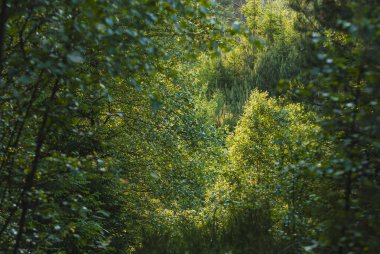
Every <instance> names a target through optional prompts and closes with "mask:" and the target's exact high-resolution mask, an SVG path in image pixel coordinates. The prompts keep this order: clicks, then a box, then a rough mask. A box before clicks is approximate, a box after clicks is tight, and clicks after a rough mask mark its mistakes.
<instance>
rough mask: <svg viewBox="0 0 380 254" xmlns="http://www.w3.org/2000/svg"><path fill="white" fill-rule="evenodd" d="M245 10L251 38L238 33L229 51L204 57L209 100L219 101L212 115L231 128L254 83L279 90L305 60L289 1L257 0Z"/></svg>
mask: <svg viewBox="0 0 380 254" xmlns="http://www.w3.org/2000/svg"><path fill="white" fill-rule="evenodd" d="M242 11H243V14H244V15H245V16H246V17H247V21H246V25H247V29H248V30H249V34H250V37H249V39H248V40H247V39H244V38H237V39H236V41H235V42H234V44H232V45H233V49H232V50H231V51H230V52H227V53H224V54H222V56H221V57H220V58H218V59H211V60H210V61H205V67H204V68H203V71H202V73H201V74H200V75H201V77H202V79H201V81H202V82H204V83H206V88H205V90H206V95H207V98H208V100H210V101H212V102H211V104H213V103H216V104H217V107H216V109H215V112H214V113H213V117H214V118H215V119H216V122H217V123H218V125H227V126H229V127H230V129H232V127H233V126H234V125H235V124H236V123H237V120H238V118H239V115H240V114H241V113H242V110H243V106H244V104H245V101H246V100H247V99H248V97H249V94H250V92H251V91H252V90H253V89H254V88H260V89H262V90H265V91H268V92H269V93H270V94H271V95H278V94H279V89H278V88H279V87H278V84H279V81H280V80H294V79H296V78H297V76H298V74H299V73H300V71H301V68H302V66H303V65H304V63H305V61H306V57H305V47H304V46H303V45H302V44H301V41H302V39H301V37H300V36H299V35H298V34H297V33H296V31H295V30H294V27H293V24H294V21H295V13H294V12H293V11H292V10H290V9H289V8H288V7H286V3H285V2H284V1H273V2H270V3H268V4H266V5H264V6H262V5H261V1H256V0H252V1H248V2H247V4H246V5H245V6H244V7H243V9H242ZM281 90H283V89H281ZM284 92H285V91H282V93H284Z"/></svg>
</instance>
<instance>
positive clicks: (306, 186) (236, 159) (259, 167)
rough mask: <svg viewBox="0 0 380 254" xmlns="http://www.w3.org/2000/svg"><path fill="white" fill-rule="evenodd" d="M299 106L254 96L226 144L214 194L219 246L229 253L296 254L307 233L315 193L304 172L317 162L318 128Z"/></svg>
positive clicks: (319, 150)
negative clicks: (225, 161)
mask: <svg viewBox="0 0 380 254" xmlns="http://www.w3.org/2000/svg"><path fill="white" fill-rule="evenodd" d="M314 121H315V115H314V114H311V113H307V111H306V110H305V109H304V108H303V107H302V106H301V105H300V104H288V103H286V102H285V101H284V100H279V99H278V100H276V99H273V98H268V93H263V92H259V91H257V90H255V91H253V92H252V94H251V96H250V99H249V101H248V102H247V104H246V106H245V108H244V114H243V116H242V118H241V119H240V121H239V123H238V125H237V127H236V129H235V131H234V133H233V134H232V135H231V136H230V137H229V139H228V145H227V147H228V156H229V164H228V166H227V167H226V168H225V169H224V173H223V177H222V178H221V179H220V180H219V181H221V182H220V183H219V184H218V186H219V187H218V189H216V191H218V192H222V193H225V194H224V197H222V198H221V199H220V200H219V202H221V203H222V204H224V206H225V207H226V208H220V209H221V210H219V211H218V215H219V216H220V218H218V219H219V220H220V222H218V224H219V227H220V228H219V230H220V234H221V235H220V236H219V237H220V244H221V245H223V247H224V248H225V249H228V248H230V250H233V253H278V252H280V251H281V250H283V251H285V253H297V252H299V251H300V247H301V245H300V243H301V241H304V240H305V239H306V236H307V235H306V233H307V231H308V229H309V227H310V225H308V224H309V223H310V214H309V211H308V209H307V207H305V206H304V202H306V201H307V202H309V205H313V203H314V202H313V200H312V193H313V191H316V190H317V189H318V187H317V182H316V181H315V180H313V178H311V177H310V174H309V172H308V167H309V166H311V165H313V164H315V163H316V161H317V160H318V159H321V157H320V155H319V153H320V152H321V150H322V149H323V148H322V147H321V144H320V142H319V140H318V138H319V136H318V133H319V130H320V128H319V127H318V126H317V125H315V124H314V123H313V122H314Z"/></svg>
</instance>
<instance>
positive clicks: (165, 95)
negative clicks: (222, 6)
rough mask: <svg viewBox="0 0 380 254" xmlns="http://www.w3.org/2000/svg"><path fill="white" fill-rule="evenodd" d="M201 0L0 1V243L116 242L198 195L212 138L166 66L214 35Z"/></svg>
mask: <svg viewBox="0 0 380 254" xmlns="http://www.w3.org/2000/svg"><path fill="white" fill-rule="evenodd" d="M210 7H211V4H210V3H209V2H207V1H199V2H194V1H150V0H147V1H113V2H112V3H110V2H109V1H97V2H94V1H87V0H83V1H42V0H41V1H19V2H17V1H16V2H14V1H6V0H4V1H2V4H1V19H0V23H1V24H0V27H1V29H0V48H1V52H0V73H1V80H0V89H1V97H0V100H1V102H0V107H1V110H0V114H1V117H0V118H1V122H0V133H1V154H0V167H1V171H0V199H1V201H0V203H1V210H0V251H1V252H5V253H12V252H13V253H29V252H33V253H50V252H52V253H89V252H90V253H127V252H130V251H133V250H136V249H138V248H140V247H141V245H142V242H143V240H142V238H143V237H145V236H146V230H149V229H151V228H156V227H157V224H155V222H154V218H155V216H156V214H155V212H156V210H157V209H166V208H167V209H177V210H179V209H194V207H197V206H199V203H200V202H201V199H200V197H201V196H202V193H203V192H204V191H205V188H206V186H207V181H210V179H208V178H207V175H208V173H204V171H203V169H205V168H207V165H209V162H211V163H212V162H213V160H212V156H210V155H209V154H208V153H211V152H212V150H213V146H212V145H210V142H214V141H215V142H218V141H217V140H218V137H217V136H216V134H215V133H216V132H215V129H214V128H213V127H212V126H209V125H206V124H204V123H205V120H204V118H203V116H202V114H201V113H198V112H197V108H196V107H195V99H194V97H193V94H194V93H191V92H190V91H192V90H191V88H189V87H190V86H189V84H188V80H185V79H180V77H179V76H178V72H177V71H178V69H177V70H174V69H173V68H172V67H173V62H174V61H178V59H180V60H181V62H180V63H181V64H186V63H187V62H188V61H189V60H190V59H191V57H193V56H194V55H195V54H196V52H198V50H203V49H205V48H210V47H211V48H212V45H214V44H215V43H217V42H216V41H217V39H218V34H217V33H216V32H215V31H213V30H212V28H215V29H218V25H217V24H215V23H213V22H211V21H210V19H209V18H208V16H207V15H208V14H207V13H208V9H209V8H210ZM169 38H170V40H174V41H177V42H178V43H181V47H174V48H173V43H172V41H170V43H169V42H168V40H169ZM179 49H181V50H182V51H183V52H185V51H188V52H189V54H181V56H180V57H178V52H179ZM176 65H177V66H178V63H177V64H176ZM182 82H183V83H182ZM188 86H189V87H188ZM206 152H207V158H208V159H210V160H209V162H208V161H207V162H206V161H205V160H204V159H203V158H205V154H206ZM201 169H202V171H201ZM163 197H164V198H163ZM160 199H164V200H162V201H160ZM155 200H158V201H157V202H159V203H157V202H156V201H155ZM161 203H162V204H161ZM158 204H159V205H158ZM136 223H137V225H136Z"/></svg>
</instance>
